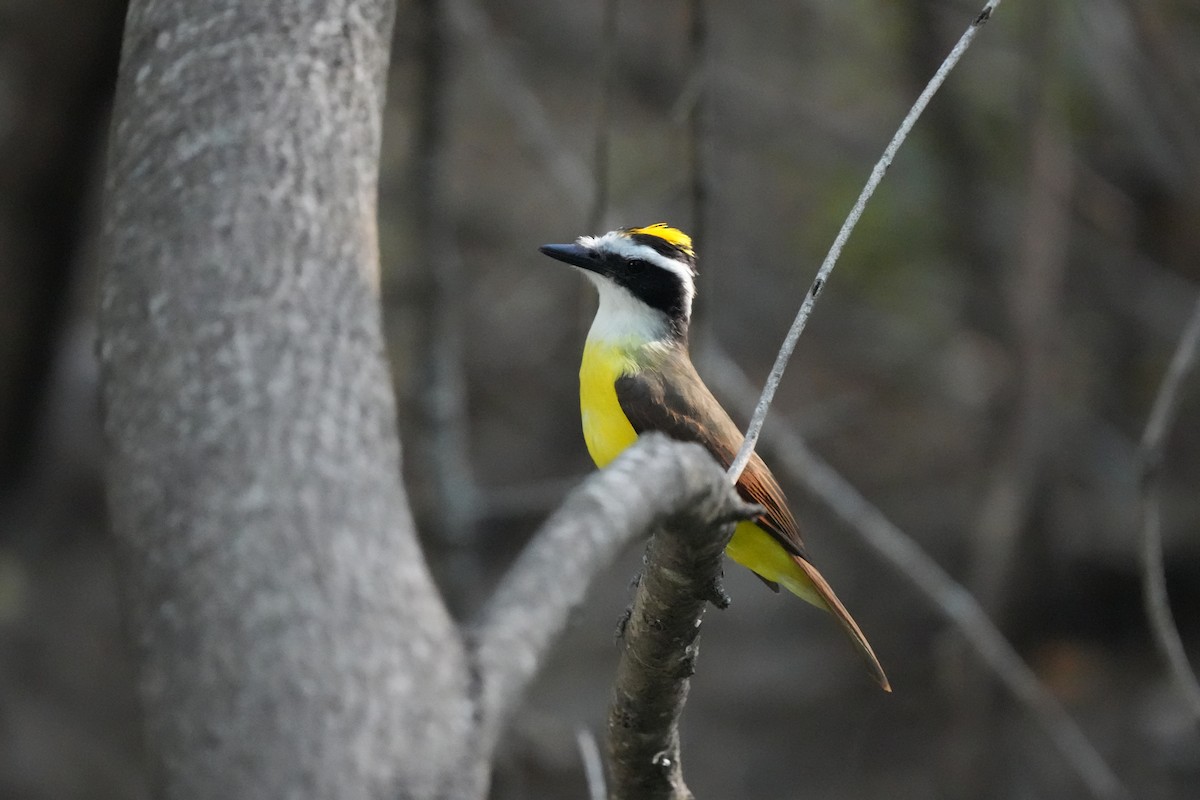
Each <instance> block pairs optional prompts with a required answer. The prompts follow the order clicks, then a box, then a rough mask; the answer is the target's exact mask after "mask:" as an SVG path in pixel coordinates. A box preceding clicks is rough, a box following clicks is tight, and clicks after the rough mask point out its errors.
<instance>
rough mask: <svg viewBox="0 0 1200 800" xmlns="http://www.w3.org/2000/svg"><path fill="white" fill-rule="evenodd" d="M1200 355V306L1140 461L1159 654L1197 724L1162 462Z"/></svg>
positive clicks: (1198, 688)
mask: <svg viewBox="0 0 1200 800" xmlns="http://www.w3.org/2000/svg"><path fill="white" fill-rule="evenodd" d="M1198 353H1200V301H1197V303H1196V307H1195V309H1194V310H1193V311H1192V316H1191V319H1189V320H1188V323H1187V326H1186V327H1185V328H1184V330H1183V335H1182V336H1181V337H1180V339H1179V345H1178V346H1177V347H1176V348H1175V354H1174V355H1173V356H1172V357H1171V364H1170V366H1169V367H1168V368H1167V374H1166V376H1165V377H1164V378H1163V382H1162V385H1161V386H1160V387H1159V389H1158V395H1157V396H1156V397H1155V398H1154V406H1153V408H1151V410H1150V419H1149V420H1148V421H1147V422H1146V430H1145V432H1144V433H1143V434H1142V442H1141V447H1140V449H1139V456H1140V460H1141V484H1142V498H1141V506H1142V581H1143V597H1144V599H1145V603H1146V614H1147V616H1149V618H1150V624H1151V630H1152V631H1153V632H1154V640H1155V642H1157V643H1158V649H1159V650H1160V651H1162V654H1163V657H1164V658H1165V659H1166V660H1167V665H1168V666H1169V667H1170V669H1171V675H1172V677H1173V678H1174V679H1175V683H1176V684H1177V685H1178V687H1179V691H1180V693H1181V694H1182V695H1183V699H1184V700H1185V701H1186V702H1187V705H1188V708H1189V710H1190V711H1191V713H1192V715H1193V716H1195V718H1196V720H1197V722H1200V682H1197V680H1196V673H1195V672H1194V671H1193V670H1192V667H1191V664H1189V663H1188V657H1187V652H1186V651H1185V650H1184V649H1183V641H1182V640H1181V639H1180V637H1179V629H1178V628H1177V627H1176V626H1175V617H1174V615H1173V614H1172V613H1171V606H1170V603H1169V602H1168V599H1167V579H1166V574H1165V572H1164V568H1163V547H1162V512H1161V504H1162V498H1161V495H1162V461H1163V449H1164V443H1165V441H1166V437H1167V431H1168V430H1169V429H1170V427H1171V423H1172V422H1173V421H1174V418H1175V413H1176V409H1177V408H1178V406H1179V393H1180V389H1181V388H1182V386H1183V380H1184V378H1185V377H1187V374H1188V373H1189V372H1190V371H1191V370H1192V369H1193V368H1194V367H1195V365H1196V358H1197V354H1198Z"/></svg>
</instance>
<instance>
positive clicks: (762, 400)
mask: <svg viewBox="0 0 1200 800" xmlns="http://www.w3.org/2000/svg"><path fill="white" fill-rule="evenodd" d="M999 5H1000V0H988V3H987V5H985V6H984V7H983V10H982V11H981V12H980V13H979V14H978V15H977V16H976V17H975V19H974V20H973V21H972V22H971V24H970V25H969V26H968V27H967V30H966V32H965V33H963V35H962V36H961V37H960V38H959V40H958V43H957V44H955V45H954V49H952V50H951V51H950V55H948V56H946V60H945V61H943V62H942V65H941V66H940V67H938V70H937V72H935V73H934V75H933V77H932V78H931V79H930V80H929V83H928V84H927V85H926V86H925V90H924V91H922V92H921V95H920V97H918V98H917V101H916V102H915V103H913V106H912V108H911V109H909V112H908V115H907V116H905V118H904V121H903V122H901V123H900V127H899V129H897V131H896V133H895V135H894V136H892V140H891V141H890V142H889V143H888V146H887V147H886V148H885V149H884V151H883V155H882V156H881V157H880V159H879V161H878V162H876V164H875V168H874V169H872V170H871V177H870V178H868V179H867V184H866V186H864V187H863V190H862V192H861V193H860V194H859V196H858V200H856V201H855V203H854V207H853V208H852V209H850V214H849V216H847V217H846V221H845V222H844V223H842V229H841V230H840V231H838V235H837V237H836V238H835V239H834V240H833V245H832V246H831V247H830V248H829V253H828V254H827V255H826V256H825V260H824V261H823V262H822V263H821V268H820V269H819V270H817V277H816V278H814V279H813V282H812V286H811V287H809V290H808V294H806V295H805V296H804V302H803V303H802V304H801V305H800V311H799V312H798V313H797V314H796V319H795V320H794V321H793V322H792V327H791V328H790V329H789V330H788V333H787V336H786V338H784V340H783V345H782V346H781V347H780V348H779V354H778V355H777V356H776V357H775V365H774V366H773V367H772V368H771V374H770V375H768V376H767V381H766V385H765V386H764V387H763V390H762V396H761V397H759V400H758V405H757V406H756V407H755V409H754V416H752V417H751V419H750V425H749V427H747V429H746V439H745V441H744V442H742V447H741V449H740V450H738V454H737V457H735V458H734V459H733V462H732V463H731V464H730V465H729V469H728V471H727V472H728V475H729V479H730V480H731V481H733V482H735V483H736V482H737V479H738V478H740V477H741V475H742V470H744V469H745V468H746V464H747V463H748V462H749V461H750V456H751V454H752V453H753V452H754V446H755V445H756V444H757V443H758V437H759V434H761V433H762V426H763V422H764V421H765V420H766V418H767V411H768V410H770V408H771V401H772V400H773V399H774V398H775V390H776V389H778V388H779V382H780V380H781V379H782V378H783V371H784V370H785V369H786V368H787V362H788V360H789V359H791V357H792V351H794V350H795V349H796V342H797V341H798V340H799V338H800V334H801V333H803V332H804V326H805V325H806V324H807V323H808V317H809V314H811V313H812V308H813V304H814V303H816V301H817V295H819V294H820V293H821V289H822V288H823V287H824V286H825V283H826V281H828V280H829V274H830V273H831V272H832V271H833V266H834V264H836V263H837V260H838V257H839V256H841V254H842V248H843V247H844V246H845V244H846V240H847V239H849V238H850V233H851V231H853V230H854V226H855V225H857V224H858V220H859V218H860V217H861V216H862V213H863V209H864V208H865V207H866V205H867V201H868V200H870V199H871V195H873V194H874V193H875V189H876V188H877V187H878V186H879V183H880V181H882V180H883V176H884V174H885V173H886V172H887V169H888V167H889V166H891V163H892V159H894V158H895V157H896V152H897V151H898V150H899V149H900V145H902V144H903V143H904V140H905V139H906V138H908V134H909V131H911V130H912V128H913V125H915V124H916V122H917V119H918V118H919V117H920V116H921V112H922V111H924V110H925V106H927V105H928V104H929V101H930V99H931V98H932V97H933V95H934V94H935V93H936V92H937V90H938V89H939V88H940V87H941V85H942V83H943V82H945V80H946V76H947V75H949V74H950V71H951V70H952V69H954V66H955V65H956V64H957V63H958V60H959V59H960V58H962V54H963V53H964V52H966V49H967V48H968V47H970V46H971V42H972V41H974V39H975V34H977V33H978V32H979V29H980V27H982V26H983V24H984V23H985V22H987V21H988V20H989V19H991V16H992V13H993V12H994V11H995V9H996V7H997V6H999Z"/></svg>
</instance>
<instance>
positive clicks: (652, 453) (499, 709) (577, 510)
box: [467, 434, 746, 750]
mask: <svg viewBox="0 0 1200 800" xmlns="http://www.w3.org/2000/svg"><path fill="white" fill-rule="evenodd" d="M745 509H746V506H745V504H744V503H743V502H742V500H741V499H740V498H739V497H738V496H737V494H736V492H735V491H734V490H733V487H732V486H730V485H729V482H728V481H727V480H726V479H725V476H724V473H723V472H722V471H721V468H720V467H719V466H718V465H717V463H716V462H715V461H714V460H713V459H712V457H711V456H710V455H709V454H708V453H707V452H706V451H705V450H704V449H703V448H702V447H700V446H699V445H694V444H682V443H679V442H673V441H671V440H670V439H668V438H667V437H665V436H661V435H658V434H647V435H644V436H642V437H641V438H640V439H639V440H638V442H637V443H636V444H635V445H634V446H633V447H631V448H629V449H628V450H627V451H626V452H624V453H623V454H622V455H621V456H620V457H619V458H618V459H617V460H616V461H614V462H613V463H612V464H611V465H610V466H609V467H608V468H607V469H604V470H602V471H601V472H598V473H596V474H595V475H593V476H591V477H589V478H588V480H586V481H585V482H584V483H583V485H581V486H580V487H579V488H578V489H576V490H575V491H574V492H572V493H571V495H570V496H569V497H568V498H567V499H566V501H565V502H564V503H563V504H562V506H561V507H560V508H559V509H558V511H556V512H555V513H554V514H553V515H552V516H551V517H550V519H548V520H547V521H546V523H545V524H544V525H543V526H542V528H541V530H539V531H538V533H537V534H536V535H535V536H534V538H533V540H532V541H531V542H530V544H529V545H528V546H527V547H526V548H525V550H524V552H522V553H521V556H520V557H519V558H518V559H517V561H516V563H515V564H513V566H512V567H511V568H510V569H509V571H508V574H507V575H506V576H505V577H504V579H503V581H501V583H500V586H499V587H498V588H497V589H496V591H495V593H494V594H493V595H492V597H491V599H490V600H489V601H488V603H487V605H486V606H485V607H484V608H483V610H482V611H481V613H480V615H479V617H478V618H477V619H476V621H475V622H474V623H473V624H472V626H471V628H470V629H469V631H468V633H467V636H468V639H469V640H470V642H471V644H472V645H473V658H474V667H475V671H476V674H477V675H478V679H479V686H478V697H477V698H476V702H477V713H478V714H479V717H480V719H481V721H482V722H481V725H482V733H481V738H482V741H483V745H484V747H486V748H487V749H489V750H490V748H491V747H493V746H494V744H495V742H496V739H497V737H498V735H499V732H500V729H501V726H502V725H503V724H504V722H505V721H506V720H507V719H508V718H509V716H510V712H511V710H512V706H513V705H514V704H515V703H516V702H517V701H518V700H520V698H521V695H522V694H523V693H524V691H525V688H526V687H527V686H528V684H529V681H530V680H531V679H532V678H533V676H534V674H535V673H536V672H537V669H538V668H539V667H540V665H541V664H543V663H544V662H545V659H546V654H547V652H548V650H549V649H550V647H551V646H553V644H554V643H555V642H557V641H558V639H559V637H560V634H561V633H562V630H563V628H564V627H565V626H566V624H567V621H568V620H569V619H570V616H571V614H572V612H574V611H575V609H577V608H578V607H579V606H580V605H581V604H582V603H583V598H584V596H585V595H586V593H587V590H588V585H589V584H590V582H591V580H592V578H593V577H594V576H595V575H596V574H597V573H598V572H599V567H598V565H604V564H607V563H609V562H610V561H612V559H613V558H614V557H615V556H616V555H617V554H618V553H619V552H620V551H621V550H622V549H623V548H624V547H625V546H626V545H627V544H628V543H629V542H630V541H631V540H632V539H634V538H635V537H639V536H644V535H646V534H648V533H650V532H651V531H652V530H653V529H654V528H655V527H656V526H657V525H659V524H660V523H662V522H663V521H664V520H665V519H671V520H675V519H679V520H686V523H685V525H686V526H685V527H682V528H680V530H685V531H688V532H689V533H690V534H692V535H695V533H694V532H695V531H700V530H705V529H712V528H713V526H715V525H722V526H723V525H724V524H725V523H727V522H728V521H729V520H731V519H733V518H735V517H737V516H739V515H741V514H742V513H744V511H745ZM708 538H712V539H713V540H714V541H717V538H718V537H716V536H715V535H714V536H713V537H708ZM726 538H728V537H726ZM714 546H716V552H717V555H718V556H719V555H720V552H721V550H722V549H723V548H724V541H719V542H718V544H717V545H714ZM717 563H718V565H719V561H718V562H717ZM681 579H686V581H689V582H690V583H689V585H693V586H699V587H700V589H701V590H702V589H704V588H706V586H705V584H704V579H703V578H699V577H693V576H691V575H687V576H681ZM694 591H696V593H697V594H703V592H702V591H700V590H694Z"/></svg>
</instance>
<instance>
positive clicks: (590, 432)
mask: <svg viewBox="0 0 1200 800" xmlns="http://www.w3.org/2000/svg"><path fill="white" fill-rule="evenodd" d="M637 370H638V364H637V362H636V360H635V359H634V357H633V356H632V354H631V350H630V348H629V347H626V346H622V345H620V344H614V343H610V342H603V341H588V342H587V344H585V345H584V347H583V363H582V364H581V365H580V367H579V409H580V412H581V413H582V417H583V439H584V441H585V442H587V449H588V453H590V454H591V456H592V461H595V462H596V466H597V467H605V466H607V465H608V463H609V462H610V461H612V460H613V459H614V458H616V457H617V456H618V455H620V453H621V451H622V450H624V449H625V448H626V447H629V445H631V444H633V443H634V442H635V441H637V433H636V432H635V431H634V430H633V426H632V425H630V424H629V420H628V419H626V418H625V412H624V411H622V410H621V404H620V403H619V402H618V401H617V390H616V385H615V384H616V381H617V378H619V377H621V376H622V375H628V374H630V373H633V372H636V371H637Z"/></svg>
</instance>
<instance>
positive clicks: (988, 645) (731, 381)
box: [702, 345, 1130, 799]
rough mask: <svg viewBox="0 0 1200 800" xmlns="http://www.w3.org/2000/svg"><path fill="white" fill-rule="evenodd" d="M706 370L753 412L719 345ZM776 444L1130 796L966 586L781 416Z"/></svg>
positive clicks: (1046, 726)
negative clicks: (822, 457) (816, 452)
mask: <svg viewBox="0 0 1200 800" xmlns="http://www.w3.org/2000/svg"><path fill="white" fill-rule="evenodd" d="M702 366H704V367H705V375H706V377H707V378H708V381H709V385H710V386H712V387H713V388H714V389H716V390H717V391H718V393H719V394H721V395H722V396H723V397H724V398H726V399H727V400H729V401H730V406H731V407H732V408H740V409H741V410H743V411H745V410H748V409H749V408H750V406H751V404H752V403H753V402H754V390H753V387H752V386H751V384H750V381H749V379H748V378H746V376H745V374H743V373H742V371H741V370H740V369H739V368H738V366H737V365H736V364H734V363H733V361H732V359H730V358H729V356H728V355H726V354H725V353H724V352H723V351H721V350H720V349H719V348H718V347H717V346H716V345H713V346H711V347H710V348H709V349H708V351H707V352H706V353H705V354H704V355H703V359H702ZM770 444H771V451H772V456H773V458H774V465H775V467H776V468H777V469H779V470H780V471H781V472H782V473H783V474H786V475H787V476H788V477H789V478H791V479H792V480H794V481H796V482H797V483H799V484H801V485H803V486H804V487H805V488H807V489H808V490H809V491H810V492H811V493H812V494H813V496H815V497H816V498H817V499H818V500H820V501H821V502H822V503H824V504H825V505H826V506H827V507H828V508H829V509H830V510H832V511H833V512H834V513H835V514H836V515H837V516H838V517H840V518H841V519H842V520H843V521H844V522H845V523H846V524H847V525H848V526H849V528H850V530H851V531H853V532H854V533H855V534H857V535H858V537H859V538H860V539H861V540H862V541H863V542H865V543H866V544H867V545H868V546H869V547H870V548H871V549H872V550H873V551H874V552H875V553H876V555H878V556H880V557H882V558H883V559H884V560H885V561H887V562H888V563H889V564H891V565H892V566H893V567H895V568H896V570H897V571H898V572H899V573H900V574H901V575H903V576H904V577H905V578H906V579H907V580H908V581H909V583H910V584H911V585H912V586H913V587H914V588H916V590H917V591H918V593H920V595H921V596H922V597H924V598H925V599H926V600H927V601H929V603H930V604H931V605H932V606H933V607H934V608H935V609H936V610H937V611H938V612H939V613H940V614H942V616H944V617H945V618H946V619H947V620H949V621H950V622H951V623H952V624H953V625H954V626H955V627H956V628H958V630H959V631H960V632H961V633H962V635H963V636H964V638H966V640H967V642H968V643H969V644H970V646H971V648H972V649H974V650H975V652H976V653H977V654H978V655H979V657H980V659H981V660H982V661H983V663H984V664H985V665H986V666H987V667H988V668H989V669H990V670H991V671H992V673H993V674H995V675H996V677H997V678H998V679H999V680H1000V682H1001V683H1003V684H1004V686H1005V688H1007V689H1008V690H1009V692H1011V693H1012V695H1013V697H1014V698H1015V699H1016V700H1017V702H1018V703H1019V704H1020V705H1021V706H1022V707H1023V708H1024V709H1025V710H1026V711H1027V712H1028V713H1029V714H1030V716H1032V717H1033V718H1034V719H1035V720H1036V721H1037V723H1038V724H1039V725H1040V726H1041V727H1042V730H1043V731H1045V732H1046V734H1047V735H1048V736H1049V737H1050V739H1051V741H1053V742H1054V745H1055V747H1057V748H1058V751H1059V752H1060V753H1061V754H1062V756H1063V758H1064V759H1065V760H1066V761H1067V763H1069V764H1070V765H1071V767H1072V768H1073V769H1074V770H1075V772H1076V774H1077V775H1078V776H1079V778H1080V779H1081V781H1082V782H1083V783H1084V784H1085V785H1086V786H1087V787H1088V789H1089V791H1090V792H1091V794H1092V795H1093V796H1095V797H1097V798H1106V799H1109V798H1112V799H1115V798H1128V797H1129V796H1130V795H1129V791H1128V790H1127V789H1126V788H1125V787H1124V786H1123V785H1122V784H1121V782H1120V780H1118V778H1117V776H1116V774H1115V773H1114V772H1113V771H1112V769H1111V768H1110V767H1109V766H1108V764H1107V763H1106V762H1105V761H1104V758H1103V757H1102V756H1101V755H1100V753H1099V752H1098V751H1097V750H1096V748H1095V747H1093V746H1092V743H1091V742H1090V741H1088V739H1087V737H1086V736H1085V735H1084V733H1083V731H1082V730H1080V728H1079V726H1078V725H1077V724H1076V723H1075V721H1074V720H1073V719H1071V717H1070V715H1069V714H1067V712H1066V710H1065V709H1064V708H1063V707H1062V704H1061V703H1059V702H1058V700H1057V699H1056V698H1055V697H1054V695H1053V694H1052V693H1051V692H1050V690H1049V689H1047V688H1046V686H1045V685H1044V684H1043V683H1042V682H1041V681H1040V680H1038V677H1037V675H1036V674H1035V673H1034V672H1033V670H1031V669H1030V668H1029V666H1028V665H1027V664H1026V663H1025V662H1024V661H1023V660H1022V659H1021V656H1020V655H1019V654H1018V653H1017V651H1016V649H1015V648H1014V647H1013V646H1012V644H1011V643H1009V641H1008V640H1007V639H1005V638H1004V634H1002V633H1001V632H1000V630H999V629H998V628H996V626H995V624H994V623H993V622H992V621H991V619H990V618H989V617H988V616H987V613H986V612H985V611H984V610H983V608H982V607H981V606H980V605H979V602H978V601H977V600H976V599H975V598H974V597H973V596H972V595H971V593H970V592H968V591H967V590H966V588H964V587H963V586H962V584H960V583H958V582H957V581H955V580H954V579H953V578H952V577H951V576H950V575H949V574H948V573H947V572H946V571H945V570H944V569H942V568H941V567H940V566H939V565H938V564H937V562H936V561H934V560H933V559H932V558H930V557H929V555H928V554H926V553H925V551H924V550H922V549H921V546H920V545H918V544H917V543H916V541H914V540H913V539H912V538H911V537H909V536H908V535H907V534H905V533H904V531H902V530H900V529H899V528H898V527H896V525H894V524H893V523H892V522H891V521H890V520H889V519H888V518H887V517H885V516H884V515H883V513H882V512H881V511H879V509H877V508H875V507H874V506H873V505H871V503H870V502H869V501H868V500H867V499H866V498H865V497H863V496H862V495H861V494H860V493H859V492H858V490H857V489H855V488H854V486H853V485H851V484H850V483H849V482H848V481H846V479H845V478H843V477H842V476H841V475H839V474H838V473H837V471H836V470H834V469H833V467H831V466H829V464H827V463H825V461H823V460H822V459H821V458H820V457H819V456H817V455H816V454H815V453H813V452H812V451H811V450H809V448H808V445H807V444H806V443H805V441H804V438H803V437H801V436H800V435H799V434H798V433H796V431H795V428H794V426H792V425H790V424H788V421H787V420H786V419H781V418H779V417H776V420H775V424H774V427H773V429H772V433H771V440H770Z"/></svg>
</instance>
